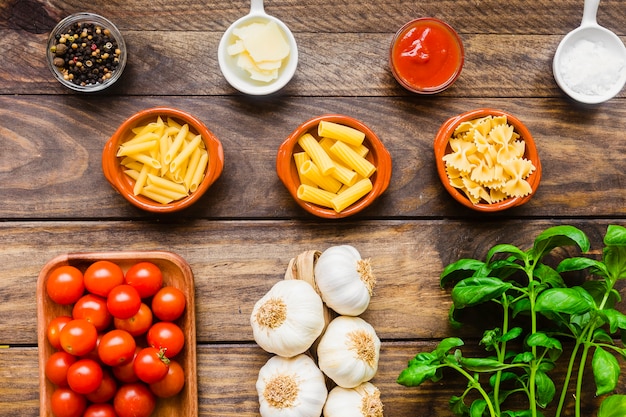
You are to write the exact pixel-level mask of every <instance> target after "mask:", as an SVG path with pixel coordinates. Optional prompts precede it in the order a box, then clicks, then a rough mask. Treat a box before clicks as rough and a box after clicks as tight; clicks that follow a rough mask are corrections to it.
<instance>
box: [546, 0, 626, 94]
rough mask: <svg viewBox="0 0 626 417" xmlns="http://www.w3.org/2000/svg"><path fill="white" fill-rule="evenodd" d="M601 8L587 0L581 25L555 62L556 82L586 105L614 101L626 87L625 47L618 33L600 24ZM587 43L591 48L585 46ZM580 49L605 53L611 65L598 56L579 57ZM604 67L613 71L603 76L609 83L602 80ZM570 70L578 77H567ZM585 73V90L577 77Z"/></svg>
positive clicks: (560, 48) (561, 45)
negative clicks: (598, 14)
mask: <svg viewBox="0 0 626 417" xmlns="http://www.w3.org/2000/svg"><path fill="white" fill-rule="evenodd" d="M599 4H600V0H585V7H584V10H583V18H582V23H581V25H580V26H579V27H578V28H577V29H574V30H573V31H571V32H570V33H568V34H567V35H566V36H565V37H564V38H563V39H562V40H561V43H559V46H558V47H557V49H556V53H555V54H554V60H553V62H552V71H553V74H554V79H555V80H556V82H557V84H558V85H559V87H561V89H562V90H563V91H564V92H565V93H566V94H567V95H569V96H570V97H572V98H573V99H574V100H577V101H579V102H581V103H585V104H597V103H602V102H604V101H607V100H609V99H611V98H613V97H615V96H616V95H617V94H618V93H619V92H620V91H621V90H622V88H623V87H624V84H625V83H626V47H624V44H623V43H622V41H621V39H620V38H619V37H618V36H617V35H616V34H615V33H613V32H611V31H610V30H608V29H606V28H604V27H602V26H600V25H599V24H598V23H597V21H596V15H597V12H598V6H599ZM586 42H591V44H589V43H587V44H586V46H585V45H584V44H585V43H586ZM581 48H583V49H588V48H595V50H596V52H598V53H600V52H599V50H603V52H602V56H606V57H607V59H608V61H606V60H604V61H603V62H600V61H599V60H598V59H597V57H596V56H595V53H593V54H584V53H581V54H577V53H576V50H579V51H580V50H581ZM620 62H621V67H620V65H619V63H620ZM607 64H609V65H607ZM602 67H604V68H605V69H606V68H607V67H611V68H613V69H614V71H613V73H612V74H610V75H609V74H604V76H605V78H606V79H601V78H602V72H601V70H602ZM568 68H569V69H573V70H574V71H575V73H576V74H568V73H567V72H568V71H567V69H568ZM585 73H586V74H587V75H588V77H587V78H586V80H587V79H588V85H586V86H583V85H581V84H580V82H581V80H580V79H578V80H576V77H582V76H583V74H585ZM594 83H597V84H596V85H594Z"/></svg>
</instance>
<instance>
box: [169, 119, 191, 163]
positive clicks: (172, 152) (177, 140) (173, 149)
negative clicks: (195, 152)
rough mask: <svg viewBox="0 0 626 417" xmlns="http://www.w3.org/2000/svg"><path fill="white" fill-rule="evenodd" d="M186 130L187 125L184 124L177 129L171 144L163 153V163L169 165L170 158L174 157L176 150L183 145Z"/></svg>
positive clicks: (187, 130) (187, 128)
mask: <svg viewBox="0 0 626 417" xmlns="http://www.w3.org/2000/svg"><path fill="white" fill-rule="evenodd" d="M188 132H189V125H187V124H184V125H183V126H182V127H181V128H180V130H179V131H178V134H177V135H176V138H175V139H174V142H172V145H171V146H170V147H169V148H168V149H167V152H166V153H165V158H164V159H163V160H164V161H165V164H167V165H169V164H170V162H172V160H173V159H174V157H175V156H176V155H177V154H178V150H179V149H180V148H181V147H182V146H183V143H184V142H185V139H186V138H187V133H188Z"/></svg>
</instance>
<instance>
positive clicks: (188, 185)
mask: <svg viewBox="0 0 626 417" xmlns="http://www.w3.org/2000/svg"><path fill="white" fill-rule="evenodd" d="M132 131H133V133H134V135H135V136H134V137H132V138H131V139H129V140H128V141H126V142H124V143H122V144H120V146H119V148H118V150H117V156H118V157H120V158H121V160H120V164H121V165H122V166H124V168H125V170H124V173H125V174H126V175H128V176H129V177H130V178H132V179H133V180H134V181H135V183H134V185H133V193H134V194H135V195H143V196H145V197H148V198H150V199H152V200H154V201H156V202H159V203H162V204H168V203H170V202H172V201H176V200H180V199H182V198H185V197H187V196H188V195H189V194H190V193H193V192H194V191H196V190H197V188H198V185H199V184H200V182H202V180H203V178H204V173H205V171H206V167H207V164H208V159H209V155H208V153H207V150H206V147H205V145H204V142H203V140H202V136H201V135H198V134H196V133H194V132H191V131H190V130H189V125H188V124H186V123H185V124H179V123H178V122H176V121H175V120H173V119H171V118H168V119H167V122H164V121H163V120H162V119H161V118H160V117H159V118H158V119H157V121H156V122H152V123H148V124H146V125H143V126H138V127H136V128H134V129H133V130H132Z"/></svg>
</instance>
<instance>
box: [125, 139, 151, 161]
mask: <svg viewBox="0 0 626 417" xmlns="http://www.w3.org/2000/svg"><path fill="white" fill-rule="evenodd" d="M157 145H158V142H157V141H156V140H150V141H146V142H138V143H132V144H130V145H127V144H124V145H122V146H120V147H119V149H118V150H117V156H131V157H132V155H133V154H138V153H142V152H146V151H151V150H152V149H154V148H156V147H157Z"/></svg>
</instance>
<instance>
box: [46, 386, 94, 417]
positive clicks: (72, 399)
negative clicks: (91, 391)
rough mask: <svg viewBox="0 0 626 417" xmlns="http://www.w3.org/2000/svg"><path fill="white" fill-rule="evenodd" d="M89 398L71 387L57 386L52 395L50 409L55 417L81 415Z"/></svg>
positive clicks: (77, 416)
mask: <svg viewBox="0 0 626 417" xmlns="http://www.w3.org/2000/svg"><path fill="white" fill-rule="evenodd" d="M86 408H87V400H86V399H85V397H84V396H83V395H80V394H78V393H76V392H74V391H72V390H71V389H69V388H57V389H56V390H54V392H53V393H52V396H51V397H50V409H51V410H52V414H54V416H55V417H81V416H82V415H83V412H84V411H85V409H86Z"/></svg>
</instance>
